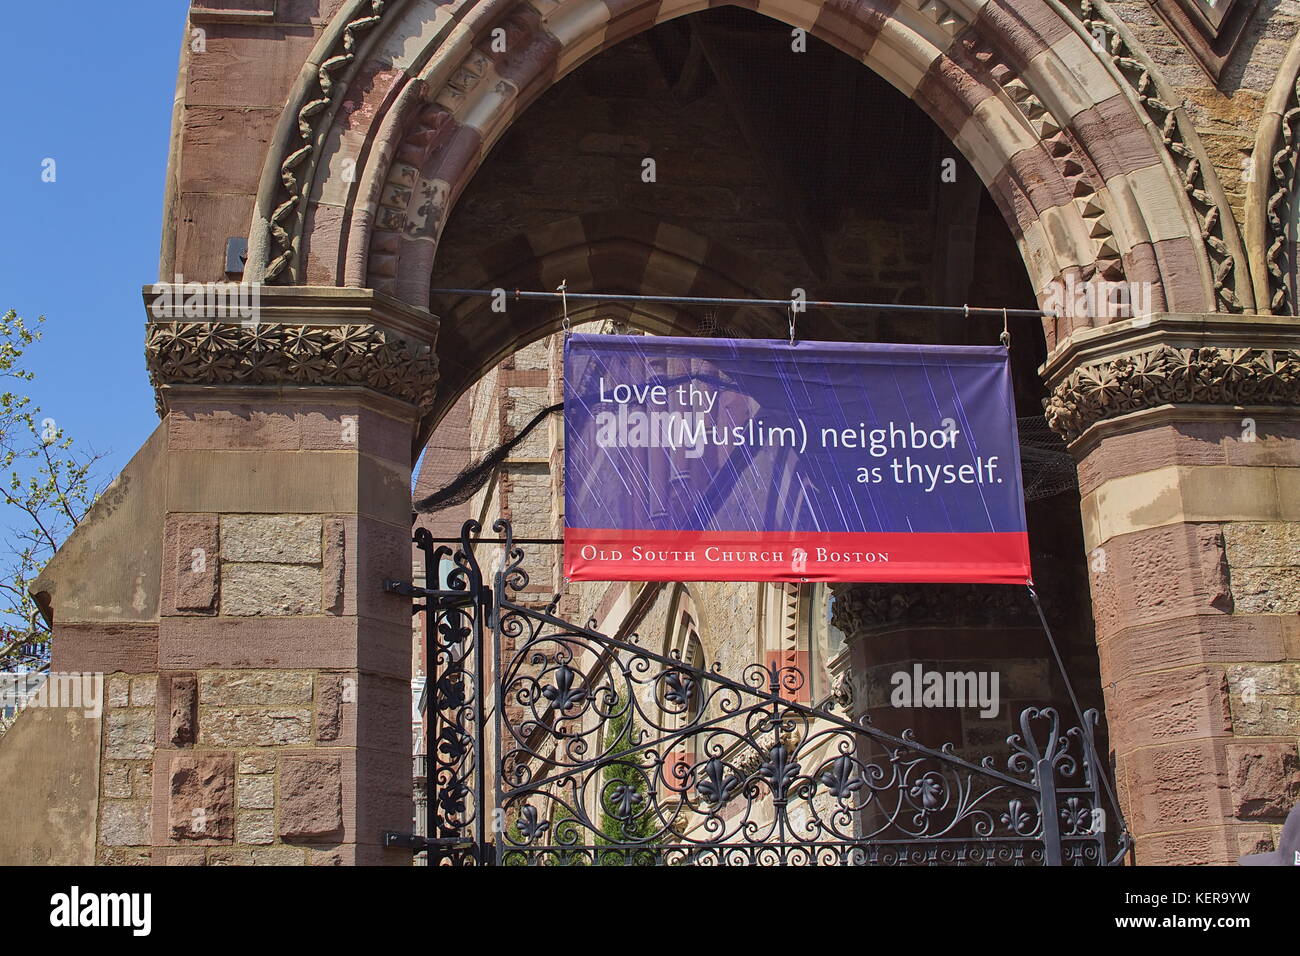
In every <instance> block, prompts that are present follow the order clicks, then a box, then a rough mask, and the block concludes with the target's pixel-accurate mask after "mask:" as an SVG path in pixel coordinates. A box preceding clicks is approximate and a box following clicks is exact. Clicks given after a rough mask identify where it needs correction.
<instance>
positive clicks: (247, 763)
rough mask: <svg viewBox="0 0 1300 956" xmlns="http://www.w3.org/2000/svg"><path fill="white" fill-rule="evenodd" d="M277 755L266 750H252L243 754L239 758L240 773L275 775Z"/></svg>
mask: <svg viewBox="0 0 1300 956" xmlns="http://www.w3.org/2000/svg"><path fill="white" fill-rule="evenodd" d="M275 759H276V758H275V754H274V753H273V752H268V751H265V750H250V751H248V752H247V753H244V754H241V755H240V757H239V772H240V773H241V774H245V773H274V772H275Z"/></svg>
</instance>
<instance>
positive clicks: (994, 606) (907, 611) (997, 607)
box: [831, 584, 1038, 638]
mask: <svg viewBox="0 0 1300 956" xmlns="http://www.w3.org/2000/svg"><path fill="white" fill-rule="evenodd" d="M831 590H832V591H833V592H834V594H835V606H834V609H833V610H832V612H831V624H832V625H834V626H835V627H837V628H839V629H840V630H841V631H843V632H844V633H845V634H846V635H848V636H849V637H850V638H853V637H855V636H860V635H862V634H863V633H866V632H870V631H881V630H894V629H897V628H898V627H923V626H926V625H941V626H943V627H947V628H958V627H1036V626H1038V617H1037V615H1036V613H1035V611H1034V606H1033V604H1032V603H1030V601H1029V598H1027V597H1026V596H1025V594H1024V593H1023V592H1022V591H1020V590H1019V589H1016V588H1007V587H1000V586H998V585H991V584H832V585H831Z"/></svg>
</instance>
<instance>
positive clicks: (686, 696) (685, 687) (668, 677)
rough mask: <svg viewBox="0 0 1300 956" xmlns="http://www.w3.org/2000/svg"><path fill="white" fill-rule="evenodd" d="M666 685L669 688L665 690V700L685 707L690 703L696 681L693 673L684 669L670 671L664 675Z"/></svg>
mask: <svg viewBox="0 0 1300 956" xmlns="http://www.w3.org/2000/svg"><path fill="white" fill-rule="evenodd" d="M664 686H665V687H666V688H667V689H666V690H665V691H664V700H666V701H668V703H670V704H676V705H677V706H678V707H685V706H687V704H689V703H690V700H691V694H692V692H693V691H694V689H695V681H694V679H693V678H692V677H691V675H689V674H686V673H683V672H682V671H669V672H668V673H667V674H665V675H664Z"/></svg>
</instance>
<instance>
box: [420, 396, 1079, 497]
mask: <svg viewBox="0 0 1300 956" xmlns="http://www.w3.org/2000/svg"><path fill="white" fill-rule="evenodd" d="M562 411H564V403H563V402H557V403H556V404H554V405H548V406H547V407H546V408H543V409H542V410H541V411H540V412H538V413H537V414H536V415H535V416H533V419H532V421H530V422H529V423H528V424H527V425H526V426H524V428H523V430H522V431H520V432H519V434H517V435H516V436H515V437H514V438H512V439H510V440H509V441H508V442H506V443H505V444H504V445H498V446H497V447H496V448H494V449H492V451H490V452H488V453H487V454H486V455H484V456H483V457H482V458H480V459H479V460H478V461H476V462H474V463H473V464H472V465H470V466H469V467H468V468H465V469H464V470H462V471H461V472H460V474H458V475H457V476H456V478H455V479H454V480H453V481H452V483H451V484H449V485H447V486H446V487H444V488H441V489H439V490H438V491H435V492H434V493H433V494H431V495H429V496H428V497H426V498H421V499H420V500H419V501H417V502H416V503H415V510H416V511H418V512H421V513H422V514H428V513H430V512H433V511H441V510H442V509H444V508H450V507H451V506H452V505H459V504H463V503H464V502H466V501H469V499H470V498H472V497H474V493H475V492H477V491H478V490H479V489H480V488H482V487H483V486H484V485H485V484H487V482H488V479H489V478H491V477H492V471H493V469H495V468H496V467H497V465H499V464H501V462H502V461H504V460H505V459H506V457H507V456H508V455H509V454H510V451H511V450H512V449H513V448H515V446H517V445H518V444H519V443H520V442H522V441H523V440H524V439H525V438H527V437H528V435H529V433H530V432H531V431H532V430H533V429H534V428H536V427H537V426H538V425H540V424H541V423H542V422H544V421H545V420H546V416H548V415H553V414H555V413H556V412H562ZM1017 425H1018V426H1019V430H1020V471H1021V474H1022V475H1023V477H1024V485H1025V500H1026V501H1037V500H1039V499H1040V498H1050V497H1052V495H1059V494H1060V493H1061V492H1063V491H1068V490H1069V489H1071V488H1073V487H1075V486H1076V485H1077V484H1078V477H1077V475H1076V474H1075V471H1074V459H1073V458H1072V457H1071V456H1070V453H1069V451H1068V450H1067V449H1066V447H1065V442H1063V441H1062V440H1061V437H1060V436H1059V435H1057V434H1056V432H1054V431H1052V430H1051V429H1050V428H1048V427H1047V421H1046V420H1045V419H1044V418H1043V417H1042V416H1041V415H1030V416H1029V417H1027V418H1021V419H1017Z"/></svg>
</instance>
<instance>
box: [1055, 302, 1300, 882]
mask: <svg viewBox="0 0 1300 956" xmlns="http://www.w3.org/2000/svg"><path fill="white" fill-rule="evenodd" d="M1294 323H1295V320H1294V319H1293V318H1276V317H1270V316H1258V315H1250V316H1239V315H1222V314H1220V315H1181V316H1179V315H1159V316H1155V317H1154V318H1152V319H1149V320H1146V321H1143V320H1140V319H1139V320H1131V321H1124V322H1117V323H1114V324H1112V325H1109V326H1105V327H1102V328H1095V329H1085V330H1082V331H1079V332H1076V333H1075V334H1074V336H1073V337H1072V338H1071V339H1069V340H1067V341H1066V342H1064V343H1063V344H1062V345H1061V346H1060V347H1059V348H1058V349H1057V350H1056V351H1054V352H1053V354H1052V355H1050V356H1049V359H1048V363H1047V365H1046V367H1045V374H1046V376H1047V379H1048V381H1049V383H1050V384H1052V385H1054V386H1055V388H1054V392H1053V394H1052V397H1051V399H1050V400H1049V403H1048V419H1049V421H1050V422H1051V423H1052V424H1053V427H1055V428H1056V429H1057V431H1059V432H1060V433H1061V434H1063V435H1064V436H1065V437H1066V439H1067V440H1069V441H1071V443H1072V444H1071V449H1072V451H1073V452H1074V454H1075V457H1076V459H1077V461H1078V463H1079V490H1080V495H1081V507H1082V518H1083V528H1084V539H1085V547H1086V549H1087V555H1088V567H1089V577H1090V587H1091V592H1092V600H1093V615H1094V618H1095V620H1096V639H1097V647H1098V653H1099V657H1100V665H1101V679H1102V685H1103V689H1104V694H1105V698H1106V717H1107V724H1108V728H1109V732H1110V741H1111V745H1112V748H1113V751H1114V756H1115V761H1116V764H1117V767H1116V771H1117V772H1116V776H1117V782H1118V786H1119V794H1120V799H1121V802H1122V803H1123V805H1124V809H1125V814H1126V816H1127V819H1128V823H1129V826H1130V828H1131V831H1132V833H1133V835H1134V837H1135V839H1136V844H1135V853H1136V861H1137V863H1139V864H1190V863H1227V862H1232V861H1235V860H1236V858H1237V857H1238V855H1240V854H1242V853H1246V852H1250V851H1252V850H1254V849H1256V847H1257V846H1258V845H1260V844H1261V843H1265V844H1267V843H1268V842H1269V841H1270V840H1271V839H1272V831H1275V829H1276V824H1280V823H1281V820H1282V818H1283V816H1284V815H1285V813H1286V810H1287V808H1288V807H1289V806H1290V805H1291V804H1292V803H1294V802H1295V800H1296V799H1297V797H1300V759H1298V757H1297V751H1296V744H1297V736H1300V718H1297V716H1296V714H1295V710H1294V708H1293V707H1289V706H1287V703H1288V698H1287V697H1286V696H1285V695H1287V694H1294V693H1295V692H1296V691H1295V688H1296V687H1297V686H1300V628H1297V618H1296V613H1297V612H1298V611H1300V424H1298V423H1297V421H1296V411H1295V405H1296V401H1297V386H1298V384H1300V353H1298V352H1297V351H1296V350H1297V347H1300V329H1298V328H1297V327H1296V325H1295V324H1294ZM1290 700H1294V698H1293V697H1292V698H1290Z"/></svg>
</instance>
